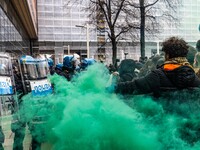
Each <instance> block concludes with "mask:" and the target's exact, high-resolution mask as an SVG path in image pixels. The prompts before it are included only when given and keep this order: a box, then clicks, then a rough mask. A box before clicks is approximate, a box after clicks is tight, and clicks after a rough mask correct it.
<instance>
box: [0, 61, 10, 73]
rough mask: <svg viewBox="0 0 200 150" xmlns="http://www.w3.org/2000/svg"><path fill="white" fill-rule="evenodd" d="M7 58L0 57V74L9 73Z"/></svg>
mask: <svg viewBox="0 0 200 150" xmlns="http://www.w3.org/2000/svg"><path fill="white" fill-rule="evenodd" d="M10 70H11V69H10V63H9V59H8V58H6V57H0V75H11V72H10Z"/></svg>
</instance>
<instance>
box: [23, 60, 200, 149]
mask: <svg viewBox="0 0 200 150" xmlns="http://www.w3.org/2000/svg"><path fill="white" fill-rule="evenodd" d="M50 79H51V82H52V83H53V85H54V93H53V94H51V95H48V96H46V97H36V98H34V97H31V95H27V96H25V97H24V98H23V102H24V103H23V107H22V109H21V110H20V112H21V114H22V115H21V116H23V117H21V118H22V119H23V120H24V121H26V122H28V123H29V127H30V130H31V133H32V135H33V136H34V137H36V138H37V139H38V141H40V142H47V143H49V147H48V149H55V150H171V149H173V150H183V149H184V150H197V149H198V148H199V146H200V144H199V136H200V133H199V132H200V126H199V124H200V118H199V114H200V112H199V111H200V109H199V106H200V105H199V100H198V99H199V94H198V93H200V92H199V91H198V90H197V91H194V90H191V91H188V90H187V91H182V92H181V93H180V92H168V93H166V94H163V97H162V98H157V99H155V98H153V97H152V96H151V95H130V96H126V97H125V96H121V95H116V94H114V93H109V92H107V91H106V89H105V86H106V83H107V81H108V79H109V73H108V71H107V69H106V68H105V67H104V66H103V65H102V64H95V65H93V66H90V67H89V68H88V70H87V71H85V72H82V73H80V74H78V75H77V76H76V77H75V78H74V79H73V81H72V82H68V81H67V80H66V79H64V78H63V77H60V76H58V75H54V76H52V77H50Z"/></svg>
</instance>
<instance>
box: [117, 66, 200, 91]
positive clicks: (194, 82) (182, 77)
mask: <svg viewBox="0 0 200 150" xmlns="http://www.w3.org/2000/svg"><path fill="white" fill-rule="evenodd" d="M199 86H200V80H199V78H198V77H197V76H196V74H195V72H194V70H193V68H191V67H190V66H186V65H180V66H178V67H176V68H174V69H171V70H166V69H165V68H164V67H163V66H162V67H160V68H158V69H156V70H154V71H152V72H151V73H149V74H148V75H146V76H145V77H143V78H139V79H136V80H133V81H129V82H120V83H118V84H117V86H116V92H117V93H121V94H132V93H133V92H135V91H137V92H139V93H141V94H147V93H159V92H160V91H163V90H167V89H177V90H178V89H187V88H194V87H199Z"/></svg>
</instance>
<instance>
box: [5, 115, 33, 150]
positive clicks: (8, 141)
mask: <svg viewBox="0 0 200 150" xmlns="http://www.w3.org/2000/svg"><path fill="white" fill-rule="evenodd" d="M11 120H12V116H5V117H2V120H1V125H2V128H3V133H4V135H5V141H4V144H3V146H4V150H12V145H13V138H14V133H13V132H12V131H11V129H10V126H11ZM30 143H31V135H30V132H29V130H28V128H27V127H26V135H25V139H24V150H29V147H30Z"/></svg>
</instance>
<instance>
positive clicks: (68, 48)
mask: <svg viewBox="0 0 200 150" xmlns="http://www.w3.org/2000/svg"><path fill="white" fill-rule="evenodd" d="M67 50H68V52H67V53H68V55H69V54H70V45H68V46H67Z"/></svg>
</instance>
